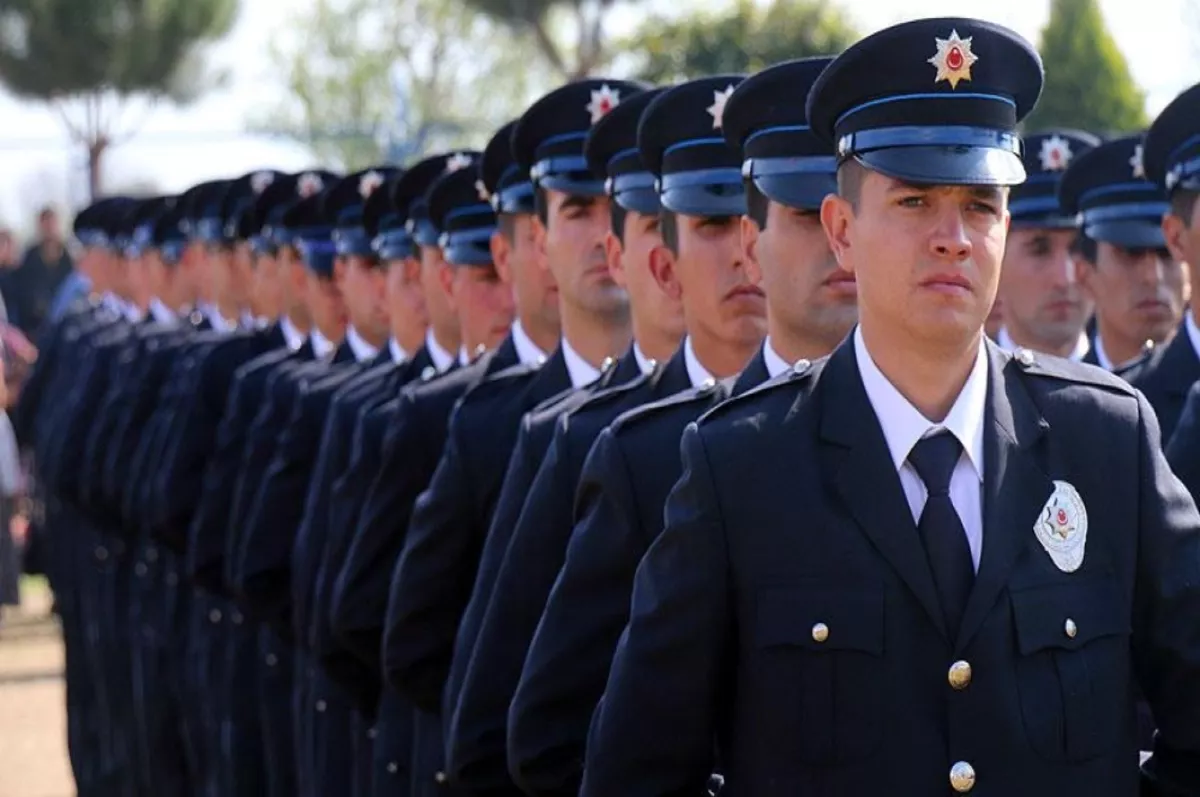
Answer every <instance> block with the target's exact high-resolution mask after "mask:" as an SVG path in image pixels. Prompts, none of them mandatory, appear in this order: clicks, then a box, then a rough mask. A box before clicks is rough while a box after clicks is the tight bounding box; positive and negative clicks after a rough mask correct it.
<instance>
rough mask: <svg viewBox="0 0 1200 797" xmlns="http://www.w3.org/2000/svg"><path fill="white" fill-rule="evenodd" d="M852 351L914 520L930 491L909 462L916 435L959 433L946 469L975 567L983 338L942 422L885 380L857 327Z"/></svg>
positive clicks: (979, 546) (979, 543) (979, 541)
mask: <svg viewBox="0 0 1200 797" xmlns="http://www.w3.org/2000/svg"><path fill="white" fill-rule="evenodd" d="M854 356H855V359H856V360H857V362H858V371H859V374H860V375H861V377H862V381H863V387H864V388H865V389H866V391H867V399H868V400H869V401H870V402H871V408H872V409H874V410H875V416H876V417H877V418H878V419H879V425H880V426H881V427H882V428H883V436H884V439H885V440H886V441H887V446H888V451H890V452H891V455H892V464H893V465H895V467H896V470H897V472H898V473H899V475H900V486H901V487H903V488H904V497H905V498H906V499H907V500H908V507H909V509H910V510H911V511H912V517H913V522H914V523H918V522H920V518H921V511H922V510H923V509H924V508H925V500H926V499H927V498H928V497H929V491H928V490H927V489H926V488H925V483H924V482H922V481H921V477H920V476H918V475H917V471H916V469H915V468H913V466H912V465H911V464H909V462H908V455H909V453H910V452H911V451H912V449H913V446H915V445H916V444H917V442H918V441H919V440H921V439H923V438H925V437H929V436H930V435H933V434H936V433H938V432H941V431H943V430H945V431H949V432H950V433H951V434H953V435H954V436H955V437H957V438H958V442H959V443H960V444H961V445H962V454H961V455H960V456H959V459H958V464H957V465H955V466H954V472H953V473H952V474H951V475H950V502H951V503H952V504H954V508H955V510H956V511H957V512H958V518H959V520H960V521H962V525H963V529H964V530H965V531H966V533H967V543H968V544H969V545H970V547H971V560H972V562H974V564H975V570H976V571H978V570H979V556H980V554H981V553H982V551H983V501H982V498H981V492H982V484H983V424H984V415H985V409H986V404H987V385H988V361H987V353H986V349H985V348H984V346H983V343H982V342H981V343H980V345H979V353H978V354H977V355H976V357H975V365H974V366H973V367H972V368H971V374H970V376H968V377H967V382H966V384H965V385H963V388H962V391H961V392H960V393H959V394H958V398H957V399H955V400H954V405H953V406H952V407H950V412H949V413H947V415H946V419H945V420H944V421H942V422H941V423H934V422H933V421H931V420H929V419H928V418H926V417H925V416H924V415H922V414H921V412H920V410H918V409H917V408H916V407H914V406H913V405H912V404H911V403H910V402H909V401H908V399H906V398H904V396H902V395H900V392H899V391H898V390H896V387H895V386H894V385H893V384H892V383H891V382H889V381H888V378H887V377H886V376H884V375H883V372H882V371H880V370H879V368H878V366H876V365H875V361H874V360H872V359H871V355H870V353H869V352H868V351H867V346H866V343H865V342H864V341H863V336H862V330H861V328H856V329H855V330H854Z"/></svg>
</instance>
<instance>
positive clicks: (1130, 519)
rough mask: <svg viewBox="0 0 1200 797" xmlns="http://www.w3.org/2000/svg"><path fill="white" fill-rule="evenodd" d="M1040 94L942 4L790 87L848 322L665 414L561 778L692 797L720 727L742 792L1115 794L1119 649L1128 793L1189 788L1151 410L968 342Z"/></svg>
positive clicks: (1007, 54) (1190, 553)
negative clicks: (835, 159)
mask: <svg viewBox="0 0 1200 797" xmlns="http://www.w3.org/2000/svg"><path fill="white" fill-rule="evenodd" d="M1041 85H1042V66H1041V63H1040V60H1039V58H1038V56H1037V54H1036V53H1035V51H1034V50H1033V48H1032V47H1031V46H1030V45H1029V44H1028V43H1027V42H1025V41H1024V40H1022V39H1021V38H1020V37H1018V36H1017V35H1016V34H1015V33H1013V32H1011V31H1008V30H1006V29H1004V28H1001V27H999V26H996V25H993V24H990V23H986V22H980V21H975V20H970V19H962V18H952V19H928V20H918V21H914V22H909V23H905V24H901V25H897V26H894V27H891V28H888V29H885V30H883V31H881V32H879V33H877V34H874V35H873V36H870V37H868V38H866V39H864V40H862V41H861V42H859V43H858V44H856V45H854V46H853V47H851V48H850V49H849V50H847V51H846V52H845V53H844V54H842V55H841V56H839V57H838V58H837V59H835V61H834V62H833V63H832V64H831V65H830V66H829V67H828V68H827V69H826V70H825V72H823V73H822V75H821V77H820V78H818V80H817V82H816V83H815V84H814V86H813V88H812V90H811V92H810V93H809V95H808V113H809V119H810V122H811V124H812V127H813V129H814V131H815V132H816V133H817V134H818V135H819V136H821V137H822V138H823V139H825V140H827V141H831V142H836V146H837V152H838V155H839V161H840V166H839V178H838V179H839V183H838V195H836V196H830V197H827V198H826V199H825V200H824V202H823V204H822V208H821V218H822V223H823V226H824V227H825V230H826V233H827V236H828V238H829V240H830V243H831V246H832V247H833V249H834V252H835V254H837V256H838V258H839V262H840V264H841V266H842V267H843V268H845V269H847V270H849V271H852V272H853V273H854V274H855V276H856V278H857V282H858V291H859V318H860V323H859V327H858V328H857V329H856V330H855V332H854V335H853V336H852V339H851V340H848V341H846V342H845V343H843V344H842V345H840V346H839V347H838V348H837V349H836V350H835V351H834V352H833V354H832V355H831V356H830V357H829V358H828V360H826V361H824V362H821V363H816V364H812V365H810V366H809V367H808V368H796V369H794V373H793V375H792V376H790V377H785V378H781V379H778V380H775V381H774V382H772V383H769V384H768V385H766V386H764V387H763V388H762V389H760V390H758V391H752V392H750V393H747V394H746V395H745V396H743V397H741V398H740V399H734V400H731V401H728V402H726V403H725V404H724V405H723V406H722V407H720V408H718V409H716V410H714V411H712V412H710V413H709V414H708V415H706V416H705V417H704V418H702V419H701V420H700V421H699V423H698V425H697V426H694V427H691V428H689V429H688V430H687V431H686V432H685V433H684V437H683V443H682V449H683V459H684V469H683V474H684V475H683V478H682V479H681V481H680V482H679V484H677V485H676V486H675V488H674V490H673V492H672V494H671V497H670V499H669V500H668V503H667V506H666V527H665V530H664V531H663V533H662V536H661V537H660V538H659V539H658V540H657V541H656V542H655V543H654V545H653V546H652V547H651V549H650V551H649V552H648V553H647V555H646V558H645V559H644V560H643V561H642V563H641V565H640V566H639V569H638V573H637V577H636V581H635V587H634V592H633V599H632V609H631V616H630V622H629V626H628V628H627V630H626V632H625V635H624V636H623V638H622V641H621V643H620V645H619V647H618V651H617V654H616V658H615V660H614V663H613V669H612V672H611V673H610V675H609V680H608V685H607V689H606V691H605V694H604V701H603V704H602V706H601V708H600V710H599V713H598V716H597V719H596V723H595V725H594V727H593V731H592V734H591V737H590V739H589V744H588V753H587V763H586V768H585V776H584V786H583V792H582V793H583V794H585V795H592V794H606V795H607V794H618V793H619V794H631V795H636V794H666V793H685V792H688V791H697V790H699V788H701V787H702V786H703V784H704V782H705V778H706V777H707V776H708V774H709V772H710V770H711V768H712V765H713V757H714V744H713V740H714V738H717V739H719V740H720V743H719V747H720V752H721V756H722V762H723V769H724V774H725V777H726V787H727V788H729V789H730V790H731V791H733V792H736V793H768V792H773V791H780V790H782V791H788V792H796V793H804V792H805V791H810V790H815V791H818V792H821V793H828V794H839V795H856V794H864V795H865V794H875V793H877V792H878V790H879V784H881V783H886V784H888V788H890V789H891V790H893V791H895V792H896V793H903V794H938V793H945V792H947V791H948V790H947V784H949V786H950V789H952V790H953V791H954V792H956V793H973V794H976V793H977V794H997V795H999V794H1016V793H1020V794H1030V795H1041V794H1046V795H1050V794H1054V795H1064V794H1065V795H1074V794H1078V795H1084V794H1086V795H1096V794H1113V795H1117V794H1134V793H1137V790H1138V783H1137V778H1138V774H1137V769H1135V764H1134V761H1135V754H1136V745H1135V739H1134V712H1133V707H1134V676H1133V666H1134V662H1136V663H1137V674H1138V680H1139V681H1140V682H1141V683H1142V685H1143V686H1144V687H1145V689H1146V692H1147V697H1148V698H1149V700H1150V704H1151V706H1152V707H1153V709H1154V714H1155V718H1156V719H1157V721H1158V725H1159V735H1158V737H1157V740H1156V750H1157V751H1159V752H1161V757H1159V755H1158V754H1157V753H1156V756H1155V757H1154V758H1152V759H1150V761H1149V763H1148V764H1147V765H1146V770H1145V771H1146V781H1147V785H1148V786H1150V787H1152V789H1153V790H1152V791H1151V793H1166V794H1184V793H1193V792H1195V791H1196V790H1197V788H1198V787H1200V782H1197V781H1196V780H1195V777H1196V776H1195V773H1196V772H1197V771H1198V770H1197V769H1196V767H1195V762H1194V761H1193V758H1194V756H1195V752H1196V750H1197V745H1198V744H1200V739H1197V737H1196V735H1195V728H1196V727H1197V722H1196V720H1197V715H1198V712H1200V694H1197V691H1196V688H1197V687H1196V686H1193V684H1200V681H1198V680H1197V678H1196V675H1197V673H1196V672H1195V664H1194V662H1195V661H1196V660H1197V651H1195V650H1193V649H1192V648H1193V647H1194V643H1193V641H1192V639H1193V637H1194V636H1195V635H1194V634H1191V633H1189V631H1188V630H1187V629H1188V628H1189V627H1190V625H1191V622H1192V621H1191V620H1185V619H1183V618H1185V617H1188V616H1189V615H1191V614H1192V612H1193V611H1194V609H1195V608H1196V605H1197V602H1198V601H1200V594H1197V591H1196V590H1195V589H1194V588H1193V587H1191V586H1190V585H1193V584H1196V583H1200V582H1198V581H1197V577H1198V576H1200V572H1197V568H1198V565H1197V562H1198V561H1200V559H1197V555H1196V554H1197V546H1200V536H1198V535H1197V532H1198V531H1200V528H1198V527H1200V515H1198V514H1197V512H1196V508H1195V505H1194V503H1193V502H1192V501H1191V500H1190V498H1189V497H1188V496H1187V494H1186V492H1185V491H1184V490H1183V489H1182V488H1181V486H1180V485H1179V483H1178V481H1177V480H1176V479H1175V478H1174V477H1173V476H1172V475H1171V473H1170V471H1169V470H1168V468H1167V466H1166V463H1165V461H1164V459H1163V457H1162V455H1161V450H1160V448H1159V445H1158V442H1157V433H1158V429H1157V424H1156V422H1155V420H1154V414H1153V412H1152V410H1151V408H1150V406H1149V404H1148V403H1147V402H1146V401H1145V400H1144V399H1143V398H1142V397H1141V396H1140V394H1138V393H1137V392H1136V391H1134V390H1132V389H1131V388H1129V386H1128V385H1127V384H1126V383H1124V382H1123V381H1121V380H1119V379H1116V378H1112V377H1110V376H1108V375H1105V374H1103V373H1102V372H1100V371H1099V370H1097V369H1095V368H1085V367H1083V366H1079V365H1075V364H1073V363H1070V362H1067V361H1065V360H1060V359H1058V358H1045V359H1044V360H1042V359H1039V358H1038V357H1037V356H1036V355H1034V354H1032V353H1031V352H1027V351H1022V352H1021V353H1019V354H1018V355H1017V356H1016V357H1012V356H1009V355H1007V354H1006V353H1004V352H1002V351H1001V350H999V349H998V348H997V347H995V346H994V345H993V344H990V343H988V342H987V341H986V340H985V339H984V337H983V325H984V320H985V318H986V317H987V315H988V312H989V309H990V307H991V305H992V300H993V298H994V296H995V292H996V287H997V282H998V278H999V266H1000V260H1001V257H1002V253H1003V246H1004V239H1005V233H1006V227H1007V221H1008V219H1007V214H1008V211H1007V208H1006V199H1007V196H1006V191H1005V186H1007V185H1011V184H1015V183H1019V182H1020V181H1021V180H1022V179H1023V178H1024V169H1023V166H1022V163H1021V159H1020V157H1019V154H1018V153H1019V151H1020V142H1019V140H1018V138H1017V137H1016V133H1015V127H1016V125H1017V123H1018V122H1019V121H1020V120H1021V118H1022V117H1024V116H1025V115H1026V114H1027V113H1028V112H1029V110H1030V109H1031V108H1032V106H1033V104H1034V102H1035V101H1036V99H1037V96H1038V94H1039V91H1040V88H1041ZM1085 224H1086V222H1085ZM931 419H933V420H931ZM1096 429H1104V430H1105V434H1104V435H1103V436H1102V438H1098V437H1097V435H1096V434H1095V430H1096ZM1110 461H1120V462H1134V463H1137V467H1135V468H1130V469H1127V470H1122V471H1120V474H1122V475H1123V476H1124V477H1123V478H1115V477H1114V472H1113V471H1112V469H1111V468H1109V467H1105V466H1104V465H1103V464H1102V463H1105V462H1110ZM780 495H788V496H789V500H786V501H782V502H781V501H780V500H779V498H778V497H779V496H780ZM1092 519H1095V521H1096V523H1095V524H1093V523H1091V520H1092ZM910 523H911V524H912V525H911V526H910V525H909V524H910ZM1168 585H1169V586H1168ZM1131 632H1132V633H1131ZM683 717H686V718H687V721H686V722H684V721H681V718H683ZM1143 793H1145V792H1143Z"/></svg>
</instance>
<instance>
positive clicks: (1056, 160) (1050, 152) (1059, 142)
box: [1039, 135, 1074, 172]
mask: <svg viewBox="0 0 1200 797" xmlns="http://www.w3.org/2000/svg"><path fill="white" fill-rule="evenodd" d="M1073 154H1074V153H1072V152H1071V144H1070V142H1068V141H1067V140H1066V139H1065V138H1063V137H1062V136H1058V135H1054V136H1050V138H1045V139H1042V151H1041V152H1040V153H1039V157H1040V158H1041V159H1042V170H1043V171H1047V172H1061V171H1062V170H1063V169H1066V168H1067V164H1069V163H1070V162H1071V157H1072V155H1073Z"/></svg>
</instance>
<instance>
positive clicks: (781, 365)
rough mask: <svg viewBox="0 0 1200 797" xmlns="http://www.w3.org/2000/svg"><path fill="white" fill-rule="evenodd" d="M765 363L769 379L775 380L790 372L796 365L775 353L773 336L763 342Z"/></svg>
mask: <svg viewBox="0 0 1200 797" xmlns="http://www.w3.org/2000/svg"><path fill="white" fill-rule="evenodd" d="M763 363H764V364H766V366H767V377H768V378H770V379H774V378H775V377H777V376H779V375H780V374H782V373H783V372H784V371H790V370H791V368H792V365H794V363H790V362H788V361H787V360H785V359H783V358H782V357H780V356H779V352H777V351H775V346H774V344H772V343H771V336H770V335H768V336H767V339H766V340H765V341H763Z"/></svg>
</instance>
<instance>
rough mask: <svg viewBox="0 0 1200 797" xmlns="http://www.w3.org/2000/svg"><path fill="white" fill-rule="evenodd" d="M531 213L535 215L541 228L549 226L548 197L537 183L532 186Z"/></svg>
mask: <svg viewBox="0 0 1200 797" xmlns="http://www.w3.org/2000/svg"><path fill="white" fill-rule="evenodd" d="M533 212H534V213H536V214H537V217H538V219H540V220H541V222H542V226H543V227H545V226H548V225H549V224H550V197H549V196H547V195H546V189H545V188H542V186H541V184H539V183H534V185H533Z"/></svg>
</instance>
